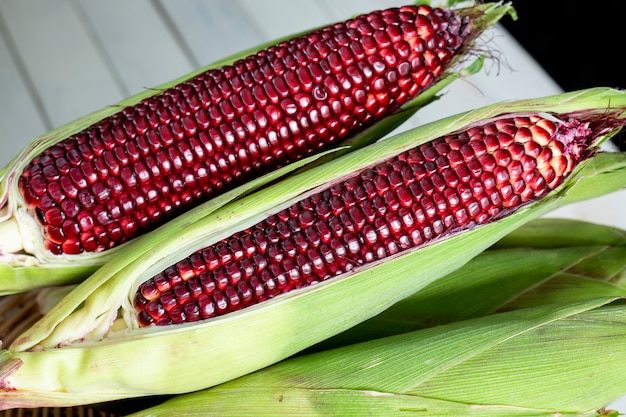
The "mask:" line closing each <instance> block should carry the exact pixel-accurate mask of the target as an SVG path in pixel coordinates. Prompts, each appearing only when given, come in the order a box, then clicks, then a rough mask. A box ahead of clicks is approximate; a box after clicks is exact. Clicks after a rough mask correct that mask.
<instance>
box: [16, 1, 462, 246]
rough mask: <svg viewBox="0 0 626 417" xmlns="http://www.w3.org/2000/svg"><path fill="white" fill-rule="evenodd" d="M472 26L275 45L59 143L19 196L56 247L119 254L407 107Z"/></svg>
mask: <svg viewBox="0 0 626 417" xmlns="http://www.w3.org/2000/svg"><path fill="white" fill-rule="evenodd" d="M470 23H471V22H470V20H469V19H468V18H467V17H460V16H457V15H456V14H455V13H454V12H453V11H448V10H442V9H432V8H430V7H427V6H419V7H418V6H406V7H402V8H394V9H390V10H385V11H377V12H373V13H370V14H367V15H363V16H360V17H357V18H354V19H351V20H348V21H346V22H343V23H338V24H335V25H332V26H329V27H327V28H324V29H321V30H319V31H315V32H312V33H310V34H307V35H305V36H302V37H299V38H296V39H293V40H291V41H289V42H284V43H281V44H279V45H276V46H273V47H270V48H269V49H267V50H264V51H261V52H259V53H257V54H256V55H253V56H250V57H248V58H245V59H243V60H240V61H237V62H235V63H234V64H233V65H231V66H226V67H223V68H221V69H215V70H209V71H206V72H204V73H202V74H200V75H198V76H196V77H194V78H192V79H190V80H188V81H185V82H183V83H181V84H179V85H177V86H175V87H173V88H171V89H168V90H165V91H163V92H162V93H160V94H158V95H155V96H153V97H150V98H148V99H145V100H144V101H142V102H140V103H139V104H137V105H134V106H132V107H128V108H124V109H123V110H121V111H119V112H118V113H116V114H114V115H112V116H110V117H108V118H106V119H103V120H101V121H99V122H97V123H96V124H94V125H92V126H90V127H88V128H87V129H85V130H84V131H81V132H79V133H77V134H75V135H73V136H71V137H69V138H68V139H66V140H63V141H61V142H60V143H58V144H56V145H54V146H52V147H50V148H49V149H47V150H45V151H44V152H43V153H41V154H40V155H39V156H37V157H35V158H34V159H33V160H32V161H31V162H30V164H29V165H28V166H26V168H25V169H24V170H23V172H22V173H21V177H20V178H19V190H20V192H21V194H22V195H23V198H24V200H25V204H26V206H27V207H28V208H29V209H31V210H33V211H34V212H35V213H36V217H37V219H38V221H39V223H40V224H41V226H42V228H43V231H44V236H45V240H46V247H47V249H48V250H50V251H51V252H52V253H54V254H61V253H66V254H76V253H81V252H98V251H103V250H106V249H109V248H112V247H115V246H118V245H119V244H121V243H123V242H125V241H127V240H129V239H132V238H133V237H136V236H138V235H139V234H141V233H142V232H145V231H147V230H150V229H152V228H154V227H155V226H156V225H158V224H162V223H164V222H165V221H166V220H167V219H170V218H172V217H173V216H175V215H178V214H180V213H181V212H183V211H184V210H186V209H188V208H190V207H192V206H194V205H196V204H198V203H199V202H201V201H204V200H206V199H208V198H210V197H213V196H215V195H216V194H218V193H221V192H223V191H225V190H228V189H231V188H233V187H234V186H236V185H238V184H241V183H242V182H244V181H247V180H249V179H251V178H254V177H257V176H259V175H261V174H263V173H267V172H268V171H271V170H273V169H276V168H278V167H281V166H284V165H286V164H288V163H290V162H293V161H296V160H298V159H301V158H303V157H305V156H308V155H310V154H311V153H313V152H317V151H320V150H323V149H326V148H328V147H330V146H332V145H333V144H336V143H337V142H338V141H339V140H340V139H342V138H345V137H346V136H348V135H349V134H352V133H354V132H356V131H359V130H362V129H363V128H365V127H367V126H368V125H371V124H372V123H373V122H374V121H376V120H379V119H380V118H382V117H384V116H386V115H388V114H389V113H391V112H393V111H394V110H396V109H398V107H399V106H401V105H402V104H404V103H406V102H407V101H409V100H410V99H411V98H414V97H415V96H416V95H417V94H419V93H420V92H421V91H422V90H424V89H425V88H427V87H429V86H431V85H432V84H434V82H435V81H436V80H437V77H439V76H440V75H441V74H442V72H443V71H444V69H445V68H446V66H447V65H448V64H449V63H450V61H451V60H452V58H453V57H454V56H455V55H457V54H458V53H460V52H461V51H462V50H463V48H464V47H465V46H466V45H467V43H468V41H469V35H471V24H470Z"/></svg>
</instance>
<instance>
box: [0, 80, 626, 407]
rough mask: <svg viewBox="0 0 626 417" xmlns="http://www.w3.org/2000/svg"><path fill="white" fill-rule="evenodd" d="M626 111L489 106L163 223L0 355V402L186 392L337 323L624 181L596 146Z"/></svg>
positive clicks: (360, 316)
mask: <svg viewBox="0 0 626 417" xmlns="http://www.w3.org/2000/svg"><path fill="white" fill-rule="evenodd" d="M625 109H626V92H623V91H619V90H613V89H607V88H597V89H589V90H583V91H577V92H571V93H566V94H562V95H557V96H551V97H545V98H541V99H531V100H521V101H515V102H505V103H500V104H494V105H491V106H487V107H484V108H481V109H476V110H473V111H470V112H466V113H462V114H459V115H456V116H450V117H448V118H445V119H442V120H440V121H437V122H433V123H430V124H427V125H424V126H422V127H421V128H418V129H413V130H409V131H406V132H403V133H401V134H398V135H396V136H393V137H391V138H388V139H387V140H384V141H380V142H377V143H374V144H371V145H369V146H367V147H364V148H361V149H359V150H356V151H354V152H351V153H349V154H346V155H343V156H341V157H340V158H337V159H334V160H331V161H329V162H326V163H325V164H323V165H320V166H317V167H315V168H312V169H310V170H308V171H306V172H304V173H300V174H297V175H294V176H290V177H288V178H285V179H283V180H282V181H280V182H278V183H276V184H273V185H271V186H269V187H267V188H264V189H263V190H261V191H259V192H256V193H253V194H251V195H248V196H245V197H243V198H241V199H238V200H236V201H233V202H231V203H229V204H226V205H224V206H223V207H221V208H219V209H217V210H215V211H212V214H211V215H210V216H205V217H202V218H200V219H199V220H197V221H195V222H193V223H191V224H189V225H187V226H186V227H182V228H181V227H178V226H177V230H176V233H175V234H172V233H171V231H170V230H168V229H167V227H173V226H170V225H168V226H166V227H164V228H162V229H159V230H157V231H156V232H155V233H160V232H162V233H164V234H166V235H167V236H169V238H168V239H163V240H159V245H157V246H153V247H151V249H150V251H148V252H146V251H142V250H134V248H135V246H136V245H142V244H143V242H141V240H136V241H133V242H129V245H128V246H127V247H128V250H127V251H126V252H124V253H123V254H120V256H118V257H116V258H115V259H113V260H111V261H110V262H108V263H107V264H106V265H104V266H103V267H102V268H100V269H99V270H97V271H96V272H95V273H94V274H93V275H91V276H90V277H89V278H88V279H86V280H85V281H83V282H82V283H80V284H79V285H78V286H77V287H76V288H75V289H74V290H73V291H72V292H70V293H69V294H68V295H67V296H66V297H64V298H63V299H62V300H61V301H60V302H59V303H58V304H57V305H56V306H55V307H54V308H53V309H52V310H50V311H49V312H48V313H47V314H46V315H45V316H44V317H43V318H42V319H41V320H40V321H39V322H37V323H36V324H35V325H33V326H32V327H31V328H30V329H29V330H27V331H26V332H24V333H23V334H21V335H20V336H19V337H18V338H17V340H16V341H15V342H14V343H13V344H12V345H11V346H9V347H8V348H7V349H6V350H4V351H2V352H1V355H2V357H3V361H2V363H1V364H0V375H1V376H2V381H1V382H0V387H2V388H3V389H4V390H3V391H2V392H1V393H0V407H1V408H11V407H24V406H27V407H38V406H50V405H52V406H60V405H78V404H86V403H90V402H101V401H109V400H116V399H122V398H131V397H139V396H150V395H164V394H165V395H167V394H178V393H184V392H190V391H195V390H199V389H202V388H207V387H210V386H214V385H217V384H220V383H223V382H226V381H229V380H232V379H234V378H237V377H240V376H242V375H245V374H247V373H250V372H253V371H255V370H258V369H260V368H263V367H266V366H268V365H271V364H273V363H276V362H278V361H280V360H283V359H285V358H287V357H289V356H291V355H293V354H295V353H297V352H299V351H302V350H303V349H305V348H307V347H310V346H312V345H314V344H316V343H319V342H321V341H323V340H325V339H327V338H329V337H331V336H333V335H336V334H338V333H341V332H343V331H345V330H347V329H349V328H351V327H353V326H355V325H356V324H358V323H360V322H363V321H365V320H366V319H368V318H371V317H373V316H375V315H377V314H379V313H381V312H382V311H384V310H385V309H387V308H388V307H390V306H391V305H393V304H395V303H396V302H398V301H400V300H401V299H402V298H405V297H406V296H408V295H410V294H413V293H415V292H417V291H418V290H420V289H422V288H424V287H425V286H426V285H428V284H430V283H431V282H433V281H434V280H436V279H438V278H441V277H442V276H444V275H446V274H448V273H450V272H452V271H454V270H456V269H458V268H459V267H461V266H462V265H464V264H465V263H467V262H468V261H469V260H471V259H472V258H473V257H475V256H476V255H478V254H479V253H480V252H482V251H483V250H484V249H486V248H487V247H489V246H491V245H492V244H494V243H495V242H496V241H498V240H499V239H500V238H501V237H503V236H504V235H506V234H507V233H509V232H511V231H512V230H514V229H516V228H518V227H519V226H521V225H523V224H525V223H527V222H528V221H530V220H532V219H533V218H536V217H539V216H541V215H543V214H545V213H547V212H549V211H550V210H552V209H554V208H557V207H559V206H561V205H564V204H568V203H571V202H574V201H578V200H581V199H586V198H592V197H594V196H598V195H602V194H605V193H608V192H611V191H614V190H617V189H619V188H621V187H624V186H625V185H626V175H624V173H625V172H626V171H625V170H626V154H623V153H603V152H599V149H598V146H599V145H600V144H601V143H602V142H603V141H604V140H606V139H608V138H610V137H611V136H612V135H614V134H615V133H617V132H618V131H619V130H620V128H621V126H622V125H623V124H624V123H625V122H626V112H625ZM343 203H345V205H342V204H343ZM181 369H193V372H181V371H180V370H181ZM44 370H45V371H44Z"/></svg>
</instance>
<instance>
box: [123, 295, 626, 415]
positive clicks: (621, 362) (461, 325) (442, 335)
mask: <svg viewBox="0 0 626 417" xmlns="http://www.w3.org/2000/svg"><path fill="white" fill-rule="evenodd" d="M613 300H614V298H600V299H594V300H586V301H584V302H579V303H573V304H558V305H544V306H539V307H535V308H529V309H524V310H517V311H513V312H508V313H500V314H497V315H493V316H488V317H482V318H478V319H473V320H467V321H463V322H457V323H452V324H448V325H444V326H439V327H435V328H430V329H425V330H420V331H416V332H411V333H406V334H403V335H398V336H393V337H388V338H384V339H378V340H373V341H368V342H364V343H360V344H355V345H351V346H345V347H342V348H338V349H332V350H327V351H323V352H319V353H316V354H310V355H305V356H300V357H296V358H291V359H288V360H286V361H283V362H281V363H278V364H276V365H273V366H271V367H269V368H266V369H263V370H260V371H258V372H255V373H253V374H250V375H247V376H244V377H242V378H239V379H236V380H233V381H230V382H228V383H225V384H222V385H219V386H217V387H214V388H211V389H208V390H204V391H199V392H196V393H192V394H188V395H183V396H179V397H176V398H174V399H171V400H168V401H166V402H165V403H163V404H161V405H158V406H155V407H152V408H149V409H147V410H145V411H140V412H137V413H134V414H132V417H142V416H155V417H158V416H165V415H171V413H173V412H176V413H182V414H184V415H188V416H194V417H195V416H198V417H199V416H222V417H228V416H240V415H257V416H261V417H263V416H279V415H292V416H334V415H341V416H358V415H364V414H367V412H369V413H371V414H373V415H377V416H378V415H380V416H396V415H402V414H403V413H412V414H415V415H427V416H459V415H463V416H500V417H505V416H546V417H547V416H555V415H559V416H600V415H608V412H605V410H602V408H603V407H605V406H606V405H607V404H609V403H610V402H611V401H613V400H614V399H615V398H617V397H618V396H620V395H622V394H623V393H624V392H626V377H625V376H624V367H625V366H626V360H625V359H624V353H625V349H626V342H625V340H626V339H625V338H624V328H625V327H624V320H625V319H626V309H625V307H624V305H623V304H621V303H619V304H615V305H611V304H609V303H610V302H611V301H613ZM581 339H583V340H584V341H583V342H579V341H580V340H581ZM590 370H593V372H590ZM555 374H557V375H559V378H554V375H555ZM237 398H239V400H237ZM241 398H246V401H241ZM601 413H602V414H601Z"/></svg>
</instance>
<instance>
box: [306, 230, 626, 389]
mask: <svg viewBox="0 0 626 417" xmlns="http://www.w3.org/2000/svg"><path fill="white" fill-rule="evenodd" d="M613 296H615V297H625V296H626V231H624V230H621V229H619V228H615V227H612V226H605V225H601V224H594V223H590V222H584V221H579V220H571V219H554V218H541V219H536V220H533V221H530V222H529V223H527V224H525V225H523V226H522V227H520V228H519V229H516V230H515V231H513V232H511V233H510V234H508V235H507V236H505V237H504V238H502V239H501V240H499V241H498V242H497V243H496V244H495V245H493V246H492V247H490V248H489V249H488V250H486V251H485V252H483V253H481V254H480V255H478V256H476V257H475V258H474V259H472V260H471V261H469V262H468V263H467V264H466V265H465V266H464V267H463V268H460V269H458V270H456V271H454V272H452V273H451V274H449V275H446V276H445V277H443V278H441V279H439V280H437V281H434V282H433V283H431V284H429V285H428V286H426V287H425V288H423V289H422V290H420V291H419V292H417V293H415V294H413V295H411V296H409V297H407V298H405V299H403V300H401V301H400V302H398V303H397V304H395V305H393V306H392V307H390V308H389V309H387V310H385V311H384V312H383V313H381V314H379V315H378V316H376V317H374V318H372V319H369V320H367V321H365V322H363V323H361V324H359V325H357V326H355V327H354V328H352V329H350V330H348V331H346V332H344V333H341V334H339V335H337V336H335V337H332V338H329V339H327V340H325V341H323V342H322V343H319V344H317V345H315V346H313V347H312V348H310V349H308V351H318V350H326V349H331V348H335V347H338V346H342V345H348V344H354V343H358V342H361V341H366V340H372V339H376V338H381V337H386V336H391V335H395V334H400V333H406V332H410V331H414V330H419V329H423V328H427V327H432V326H437V325H441V324H447V323H452V322H456V321H461V320H466V319H469V318H474V317H480V316H485V315H489V314H494V313H498V312H502V311H508V310H517V309H521V308H526V307H534V306H539V305H546V304H551V303H559V302H561V303H564V302H578V301H583V300H585V299H590V298H595V297H613ZM625 392H626V390H625Z"/></svg>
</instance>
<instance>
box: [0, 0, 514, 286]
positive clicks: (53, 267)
mask: <svg viewBox="0 0 626 417" xmlns="http://www.w3.org/2000/svg"><path fill="white" fill-rule="evenodd" d="M462 10H464V11H462ZM459 13H468V14H471V15H472V16H474V17H475V19H474V20H475V26H476V29H475V32H474V34H475V35H476V36H478V35H480V33H482V32H483V31H484V30H486V29H487V28H489V27H490V26H492V25H493V24H495V23H496V22H497V21H498V20H500V19H501V18H502V17H503V16H505V15H507V14H509V13H511V14H513V10H512V8H511V6H510V5H508V4H506V5H504V4H501V3H490V4H486V5H474V6H469V7H467V8H464V9H459ZM303 33H304V32H303ZM298 35H299V34H295V35H290V36H287V37H284V38H281V39H276V40H274V41H271V42H268V43H265V44H263V45H259V46H257V47H254V48H251V49H249V50H245V51H242V52H240V53H237V54H235V55H233V56H230V57H227V58H224V59H222V60H220V61H218V62H215V63H212V64H210V65H208V66H206V67H203V68H201V69H199V70H197V71H194V72H192V73H190V74H187V75H185V76H183V77H181V78H178V79H176V80H173V81H171V82H168V83H166V84H164V85H161V86H158V87H156V88H153V89H149V90H146V91H143V92H141V93H139V94H137V95H134V96H132V97H130V98H127V99H125V100H123V101H121V102H120V103H117V104H115V105H112V106H108V107H106V108H104V109H102V110H100V111H97V112H94V113H92V114H89V115H86V116H84V117H82V118H80V119H78V120H76V121H73V122H71V123H68V124H66V125H64V126H61V127H59V128H57V129H55V130H53V131H51V132H48V133H46V134H44V135H42V136H40V137H38V138H36V139H35V140H34V141H33V142H32V143H31V144H30V145H29V146H28V147H27V148H25V149H24V150H23V151H22V152H21V153H20V154H19V155H17V156H16V157H15V158H14V159H13V160H12V161H11V162H10V163H9V164H8V165H7V166H6V167H5V168H4V169H3V170H1V171H0V295H3V294H12V293H17V292H22V291H27V290H30V289H34V288H40V287H45V286H52V285H61V284H69V283H75V282H79V281H81V280H82V279H84V278H85V277H87V276H88V275H90V274H91V273H93V272H94V271H95V270H96V269H98V268H99V267H100V266H102V265H103V264H104V263H106V262H107V261H109V260H111V259H113V258H115V257H118V256H120V254H122V253H125V252H127V251H131V250H132V251H134V252H135V253H137V251H138V250H139V249H138V247H137V246H134V247H132V249H131V248H129V245H128V244H122V245H120V246H118V247H115V248H112V249H110V250H107V251H104V252H97V253H81V254H77V255H53V254H51V253H50V252H48V251H47V250H46V249H45V248H44V242H43V236H41V233H40V228H39V226H38V224H37V223H36V221H35V219H33V217H32V215H31V214H30V213H29V212H27V210H26V209H25V208H24V207H23V202H22V200H21V197H20V196H19V192H18V190H17V179H18V177H19V174H20V173H21V172H22V170H23V169H24V167H25V166H26V164H27V163H28V162H29V161H30V160H31V159H32V158H33V157H34V156H35V155H37V154H39V153H40V152H41V151H42V150H43V149H45V148H47V147H49V146H51V145H52V144H55V143H57V142H59V141H61V140H63V139H65V138H67V137H68V136H70V135H72V134H74V133H76V132H79V131H80V130H82V129H84V128H86V127H87V126H89V125H91V124H92V123H94V122H96V121H98V120H100V119H103V118H105V117H108V116H110V115H112V114H113V113H115V112H117V111H119V110H120V109H122V108H124V107H127V106H132V105H134V104H137V103H138V102H140V101H141V100H144V99H146V98H148V97H150V96H152V95H155V94H157V93H159V92H160V91H162V90H164V89H167V88H170V87H172V86H174V85H176V84H179V83H181V82H183V81H185V80H187V79H189V78H191V77H193V76H195V75H197V74H199V73H201V72H204V71H206V70H208V69H211V68H218V67H222V66H224V65H228V64H232V63H233V62H235V61H237V60H238V59H242V58H245V57H246V56H249V55H251V54H253V53H255V52H257V51H259V50H261V49H265V48H267V47H268V46H270V45H273V44H276V43H279V42H281V41H284V40H287V39H290V38H292V37H295V36H298ZM472 43H473V41H472V42H471V43H470V44H472ZM472 55H474V58H475V59H471V58H472ZM476 55H477V54H476V53H474V52H472V51H471V48H468V51H466V53H465V54H460V55H459V56H457V57H456V58H455V61H454V62H453V65H451V66H450V67H449V69H448V70H447V71H446V72H445V73H444V74H443V75H442V76H441V77H440V81H439V82H438V83H437V84H435V85H434V86H432V87H431V88H429V89H427V90H426V91H424V92H422V93H421V94H419V95H418V96H417V97H416V98H415V99H414V100H412V101H410V102H409V103H406V104H405V105H404V106H403V107H402V108H401V109H400V110H399V111H397V112H395V113H393V114H391V115H390V116H388V117H386V118H385V119H383V120H381V121H379V122H378V123H376V124H374V125H373V126H371V127H369V128H368V129H367V130H365V131H363V132H361V133H359V134H356V135H354V136H352V137H349V138H347V139H346V140H345V141H344V142H343V143H342V144H339V146H337V147H336V148H335V149H333V150H331V151H328V152H326V153H320V154H318V155H315V156H313V157H309V158H307V159H304V160H302V161H300V162H297V163H294V164H291V165H289V166H287V167H284V168H282V169H279V170H277V171H274V172H272V173H269V174H267V175H264V176H262V177H261V178H258V179H256V180H253V181H251V182H249V183H247V184H245V185H243V186H240V187H237V188H235V189H233V190H231V191H229V192H227V193H225V194H222V195H220V196H219V197H217V198H213V199H211V200H210V201H208V202H207V203H206V204H204V205H203V206H201V207H198V208H197V209H193V210H191V211H188V212H186V213H185V215H184V216H182V217H183V218H182V219H181V218H179V219H176V220H175V223H174V224H176V225H177V226H176V227H166V228H165V230H162V231H160V232H159V233H158V234H156V236H155V234H154V233H147V234H146V235H145V236H148V239H149V240H150V242H153V243H152V245H155V244H156V242H157V241H158V239H159V236H161V237H163V236H165V235H166V234H167V230H170V231H171V230H176V229H177V228H180V227H183V226H184V225H186V224H189V223H191V222H193V221H195V220H196V219H198V218H201V217H203V216H205V215H207V214H208V213H210V212H211V211H214V210H216V209H218V208H219V207H221V206H222V205H224V204H225V203H227V202H229V201H233V200H236V199H237V198H239V197H241V196H243V195H246V194H248V193H250V192H251V191H253V190H258V189H260V188H262V187H263V186H265V185H267V184H269V183H271V182H273V181H276V180H277V179H278V178H281V177H284V176H286V175H288V174H290V173H292V172H293V171H295V170H301V169H303V167H305V166H313V165H317V164H319V163H320V162H321V161H325V160H328V159H331V158H333V157H336V156H337V155H341V154H343V153H346V152H349V151H352V150H355V149H358V148H360V147H362V146H365V145H367V144H369V143H372V142H375V141H377V140H379V139H380V138H382V137H384V136H385V135H387V134H388V133H389V132H391V131H392V130H394V129H395V128H397V127H398V126H399V125H401V124H402V123H403V122H404V121H406V120H407V119H408V118H409V117H411V116H412V115H413V114H414V113H415V112H417V111H418V110H419V109H420V108H421V107H423V106H425V105H427V104H429V103H430V102H432V101H433V100H436V99H438V98H439V95H440V94H441V93H442V90H444V89H445V87H447V86H448V85H449V84H450V83H452V82H453V81H455V80H456V79H458V78H459V77H464V76H467V75H469V74H472V73H476V72H478V71H480V70H481V68H482V64H483V59H484V57H483V56H476ZM20 240H21V241H23V242H22V243H21V244H19V241H20ZM144 241H145V240H144ZM16 242H17V243H18V247H20V246H23V247H24V248H25V249H24V250H19V251H14V250H13V249H12V247H13V245H14V243H16ZM138 246H142V245H138ZM149 246H151V245H146V246H144V247H145V248H146V250H148V248H149ZM14 252H15V253H14Z"/></svg>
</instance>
